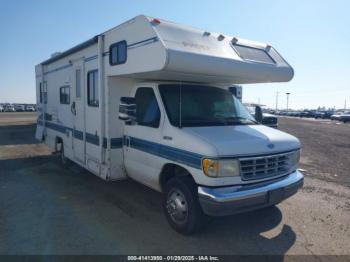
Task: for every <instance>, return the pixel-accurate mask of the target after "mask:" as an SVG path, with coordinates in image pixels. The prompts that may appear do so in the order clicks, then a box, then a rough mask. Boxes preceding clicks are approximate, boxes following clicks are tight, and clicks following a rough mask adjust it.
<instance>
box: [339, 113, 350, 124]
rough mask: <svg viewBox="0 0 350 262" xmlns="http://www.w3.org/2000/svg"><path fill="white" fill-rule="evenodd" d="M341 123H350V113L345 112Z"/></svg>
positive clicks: (340, 118)
mask: <svg viewBox="0 0 350 262" xmlns="http://www.w3.org/2000/svg"><path fill="white" fill-rule="evenodd" d="M339 121H342V122H344V123H346V122H350V111H345V112H344V113H343V114H341V115H340V117H339Z"/></svg>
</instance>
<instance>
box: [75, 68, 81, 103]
mask: <svg viewBox="0 0 350 262" xmlns="http://www.w3.org/2000/svg"><path fill="white" fill-rule="evenodd" d="M75 97H76V98H80V97H81V70H80V69H76V70H75Z"/></svg>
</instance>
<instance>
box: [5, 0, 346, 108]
mask: <svg viewBox="0 0 350 262" xmlns="http://www.w3.org/2000/svg"><path fill="white" fill-rule="evenodd" d="M139 14H145V15H149V16H154V17H159V18H164V19H167V20H172V21H175V22H178V23H182V24H189V25H192V26H195V27H199V28H203V29H206V30H209V31H213V32H222V33H225V34H228V35H233V36H239V37H242V38H246V39H250V40H256V41H260V42H267V43H269V44H271V45H272V46H274V47H275V48H276V49H277V50H278V51H279V53H280V54H281V55H282V56H283V57H284V58H285V59H286V60H287V61H288V62H289V63H290V64H291V65H292V67H293V68H294V70H295V77H294V79H293V80H292V81H291V82H289V83H280V84H259V85H245V86H244V89H243V96H244V101H247V102H260V103H262V104H265V105H267V106H269V107H272V108H274V107H275V103H276V93H277V92H279V102H278V104H279V108H284V107H286V94H285V93H286V92H290V93H291V95H290V107H292V108H313V107H317V106H326V107H334V106H335V107H337V108H342V107H344V101H345V99H347V100H348V106H349V107H350V1H348V0H343V1H341V0H329V1H321V0H314V1H313V0H308V1H306V0H300V1H298V0H289V1H288V0H284V1H280V0H269V1H262V0H261V1H259V0H256V1H252V0H250V1H245V0H228V1H220V0H216V1H204V0H201V1H192V0H191V1H180V0H177V1H165V0H162V1H156V0H147V1H140V0H139V1H131V0H129V1H116V0H114V1H112V0H111V1H109V0H81V1H80V0H59V1H58V0H57V1H54V0H51V1H47V0H37V1H35V0H32V1H30V0H27V1H25V0H22V1H20V0H0V33H1V41H0V57H1V60H0V72H1V73H0V102H6V101H8V102H23V103H24V102H28V103H31V102H35V88H34V86H35V76H34V66H35V65H36V64H38V63H40V62H42V61H43V60H45V59H47V58H48V57H49V56H50V55H51V54H52V53H54V52H56V51H64V50H66V49H68V48H70V47H72V46H74V45H76V44H79V43H80V42H83V41H85V40H87V39H89V38H90V37H92V36H94V35H96V34H98V33H101V32H103V31H105V30H107V29H109V28H111V27H114V26H116V25H118V24H120V23H122V22H124V21H125V20H127V19H130V18H132V17H134V16H136V15H139Z"/></svg>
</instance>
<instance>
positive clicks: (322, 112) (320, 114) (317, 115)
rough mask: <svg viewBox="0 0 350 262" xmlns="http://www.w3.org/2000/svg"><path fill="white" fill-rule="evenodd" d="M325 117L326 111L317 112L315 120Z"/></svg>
mask: <svg viewBox="0 0 350 262" xmlns="http://www.w3.org/2000/svg"><path fill="white" fill-rule="evenodd" d="M324 115H325V112H324V111H316V112H315V119H318V118H324Z"/></svg>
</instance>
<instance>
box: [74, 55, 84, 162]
mask: <svg viewBox="0 0 350 262" xmlns="http://www.w3.org/2000/svg"><path fill="white" fill-rule="evenodd" d="M84 85H85V81H84V63H83V60H79V61H76V62H74V63H73V86H74V88H73V90H72V91H73V92H72V93H73V94H71V97H72V98H73V101H72V103H71V112H72V115H73V120H74V121H73V151H74V158H75V159H76V160H77V161H79V162H81V163H82V164H85V107H84V101H85V91H84V90H85V88H84Z"/></svg>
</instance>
